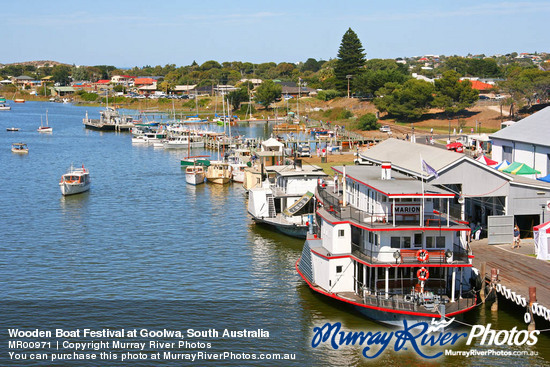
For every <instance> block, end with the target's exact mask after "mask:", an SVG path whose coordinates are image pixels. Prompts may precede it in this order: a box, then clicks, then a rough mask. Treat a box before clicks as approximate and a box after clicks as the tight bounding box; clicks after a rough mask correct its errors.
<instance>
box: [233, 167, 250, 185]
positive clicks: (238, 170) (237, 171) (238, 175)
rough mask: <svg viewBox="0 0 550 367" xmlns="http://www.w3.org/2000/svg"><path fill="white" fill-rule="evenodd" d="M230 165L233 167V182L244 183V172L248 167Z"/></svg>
mask: <svg viewBox="0 0 550 367" xmlns="http://www.w3.org/2000/svg"><path fill="white" fill-rule="evenodd" d="M229 165H230V166H231V172H232V173H233V181H235V182H240V183H243V182H244V172H245V171H244V170H245V169H246V167H248V166H247V165H246V164H243V163H230V164H229Z"/></svg>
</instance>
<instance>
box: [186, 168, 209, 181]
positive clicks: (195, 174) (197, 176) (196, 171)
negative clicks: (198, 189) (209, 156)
mask: <svg viewBox="0 0 550 367" xmlns="http://www.w3.org/2000/svg"><path fill="white" fill-rule="evenodd" d="M204 178H205V173H204V167H203V166H201V165H194V166H187V167H186V168H185V182H187V183H188V184H191V185H200V184H202V183H204Z"/></svg>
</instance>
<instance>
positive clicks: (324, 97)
mask: <svg viewBox="0 0 550 367" xmlns="http://www.w3.org/2000/svg"><path fill="white" fill-rule="evenodd" d="M340 95H341V93H340V92H338V91H337V90H335V89H327V90H321V91H319V92H318V93H317V99H320V100H321V101H325V102H326V101H329V100H331V99H334V98H336V97H339V96H340Z"/></svg>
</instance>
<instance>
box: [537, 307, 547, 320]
mask: <svg viewBox="0 0 550 367" xmlns="http://www.w3.org/2000/svg"><path fill="white" fill-rule="evenodd" d="M537 315H539V316H540V317H544V315H546V307H544V306H543V305H539V307H538V312H537Z"/></svg>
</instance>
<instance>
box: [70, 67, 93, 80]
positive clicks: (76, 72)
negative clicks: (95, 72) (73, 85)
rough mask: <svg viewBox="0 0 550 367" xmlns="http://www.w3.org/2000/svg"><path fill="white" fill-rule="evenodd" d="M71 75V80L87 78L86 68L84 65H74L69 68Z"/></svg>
mask: <svg viewBox="0 0 550 367" xmlns="http://www.w3.org/2000/svg"><path fill="white" fill-rule="evenodd" d="M71 77H72V78H73V80H89V79H90V78H89V74H88V69H87V68H86V67H85V66H80V67H76V66H73V68H72V69H71Z"/></svg>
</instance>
